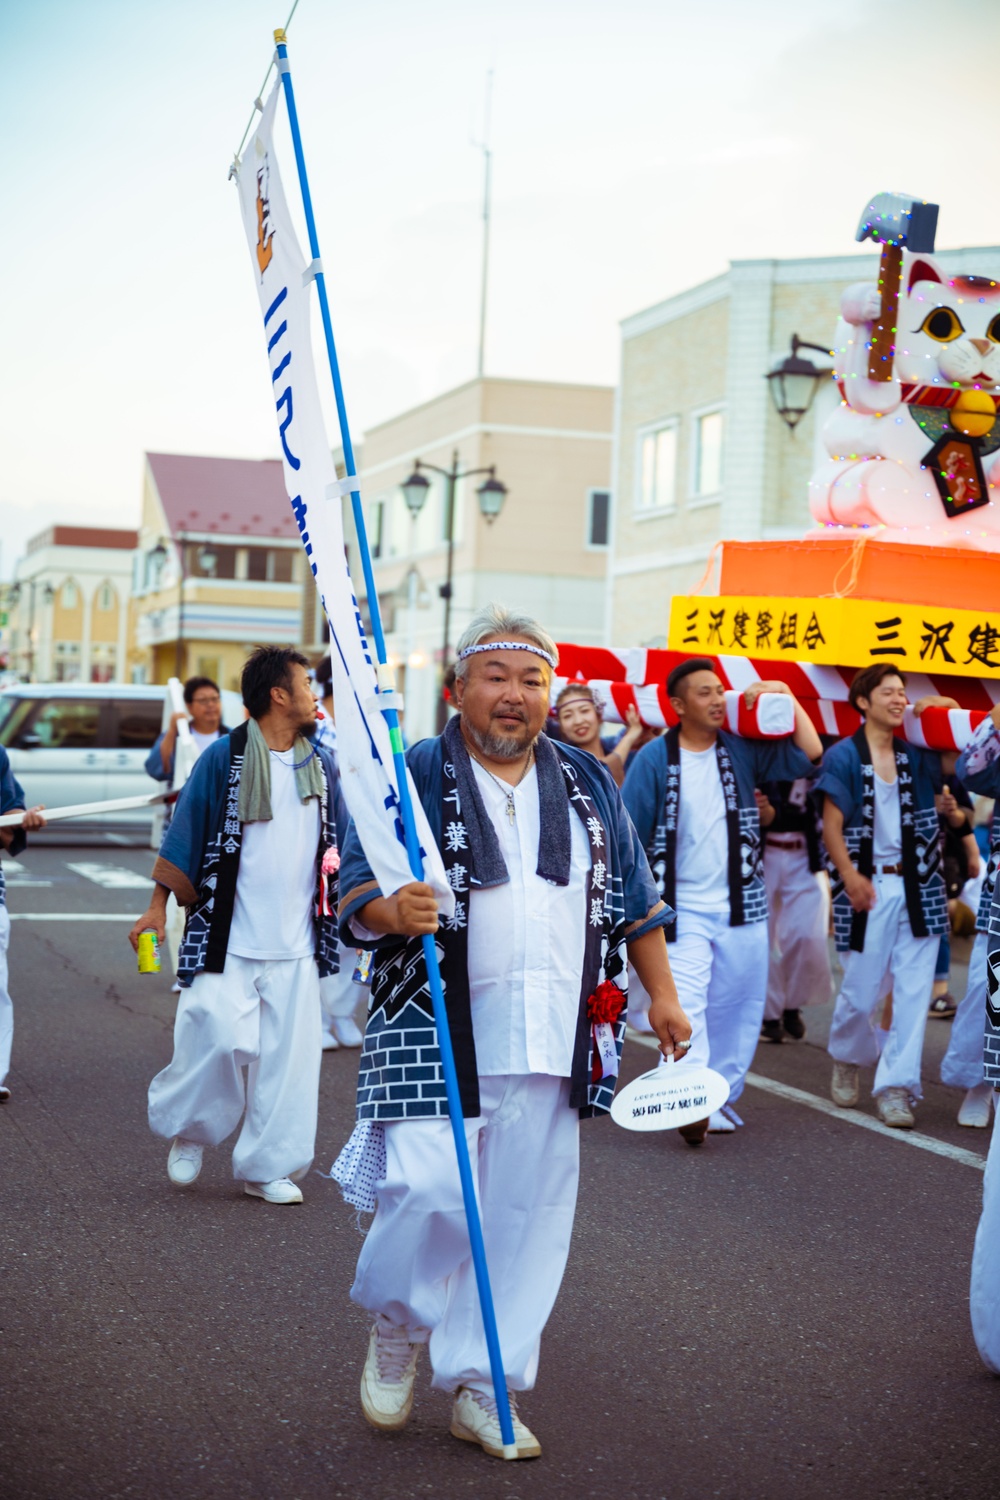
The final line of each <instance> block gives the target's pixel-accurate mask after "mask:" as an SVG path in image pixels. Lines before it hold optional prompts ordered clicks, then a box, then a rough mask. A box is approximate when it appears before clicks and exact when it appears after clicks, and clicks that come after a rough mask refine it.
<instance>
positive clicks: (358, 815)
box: [238, 80, 455, 916]
mask: <svg viewBox="0 0 1000 1500" xmlns="http://www.w3.org/2000/svg"><path fill="white" fill-rule="evenodd" d="M280 89H281V83H280V80H279V82H278V83H276V84H275V86H274V88H273V90H272V92H271V96H270V98H269V99H268V101H267V104H266V105H265V106H264V111H263V114H262V116H261V119H260V122H259V124H258V126H257V129H256V131H255V132H254V134H253V135H252V136H251V139H250V143H249V145H248V146H247V149H246V151H245V152H244V154H243V157H242V158H241V160H240V164H239V173H238V185H239V194H240V208H241V211H242V214H243V225H244V228H245V229H246V234H247V242H248V244H249V247H250V259H251V262H252V264H253V271H254V280H255V282H256V283H257V294H258V296H259V297H260V308H261V314H262V316H263V320H264V339H265V342H266V345H267V355H268V360H269V362H270V366H271V385H272V388H273V390H274V400H275V410H276V412H277V416H278V434H279V437H280V440H281V453H282V462H283V465H284V475H285V487H286V489H287V491H288V498H289V500H290V502H291V506H292V510H293V512H294V514H295V519H296V521H297V522H298V527H299V535H300V536H301V538H302V543H303V546H304V547H305V549H306V556H307V557H308V558H309V563H310V566H311V567H312V571H313V575H314V577H315V579H316V586H317V588H318V589H319V592H320V597H321V599H322V601H323V608H324V610H325V612H326V617H327V620H328V621H329V624H330V658H331V661H332V664H333V701H334V707H335V711H336V715H337V757H338V760H339V762H340V774H341V779H342V783H343V788H344V796H345V798H346V800H347V806H348V808H349V810H350V813H351V816H352V818H353V819H354V822H355V825H356V827H357V831H358V835H359V837H360V839H361V843H362V846H363V848H364V851H365V854H366V855H367V857H368V862H369V864H370V865H371V867H372V870H373V872H374V875H375V878H376V880H377V881H378V883H379V885H380V887H381V888H382V890H383V892H384V893H385V894H386V895H389V894H391V893H392V892H393V891H397V890H399V888H400V886H402V885H406V884H408V883H409V882H410V881H412V880H413V875H412V873H411V871H410V866H409V862H408V860H407V857H406V848H405V845H404V843H403V824H402V818H401V815H400V810H399V792H398V786H397V782H396V774H395V768H394V766H393V760H392V748H391V745H390V742H389V730H388V726H387V725H386V722H385V718H384V717H383V715H382V713H381V711H380V710H379V708H378V707H377V700H376V683H377V678H376V663H375V659H374V657H373V655H372V653H371V651H370V650H369V646H368V640H367V637H366V635H365V629H364V626H363V624H362V622H361V612H360V610H359V609H358V603H357V600H356V598H355V596H354V587H353V585H352V583H351V575H350V573H349V572H348V568H347V562H346V558H345V553H344V532H343V525H342V522H341V500H340V494H339V491H338V490H337V489H336V485H337V475H336V471H335V469H334V464H333V456H332V454H331V451H330V446H329V443H328V442H327V436H326V431H325V427H324V423H323V413H322V409H321V407H320V400H319V390H318V387H317V384H316V369H315V366H314V364H313V356H312V340H311V338H310V329H309V296H310V292H309V285H310V283H311V280H312V278H311V277H310V278H308V279H307V280H304V273H305V271H306V261H305V258H304V256H303V254H302V251H301V249H300V248H299V243H298V240H297V238H296V236H295V231H294V229H293V227H292V220H291V217H290V215H289V212H288V204H287V202H286V200H285V194H284V191H283V189H282V185H281V176H280V173H279V171H278V163H277V160H276V158H275V153H274V144H273V128H274V114H275V109H276V107H277V101H278V94H279V92H280ZM407 777H408V779H409V782H410V792H411V796H412V799H413V809H414V814H415V817H416V823H417V833H418V835H419V837H420V845H421V849H422V851H423V856H424V872H425V875H424V878H425V879H426V880H427V881H428V882H429V883H430V884H431V885H432V886H433V887H434V891H435V894H436V895H437V898H438V902H439V904H440V906H441V909H442V912H443V914H444V915H445V916H451V915H453V913H454V907H455V896H454V892H453V891H452V889H451V887H450V886H449V885H448V881H447V878H446V876H445V872H444V862H443V861H442V859H441V854H440V851H439V850H438V847H437V844H436V843H435V841H434V838H433V837H432V835H431V831H430V828H429V826H428V823H427V818H426V815H425V813H424V810H423V808H422V807H421V805H420V801H419V799H418V797H417V795H416V792H415V791H414V789H413V782H412V778H410V777H409V773H407Z"/></svg>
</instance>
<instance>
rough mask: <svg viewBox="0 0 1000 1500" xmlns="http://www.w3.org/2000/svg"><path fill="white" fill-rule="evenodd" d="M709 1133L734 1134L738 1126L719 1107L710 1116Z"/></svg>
mask: <svg viewBox="0 0 1000 1500" xmlns="http://www.w3.org/2000/svg"><path fill="white" fill-rule="evenodd" d="M708 1133H709V1135H734V1134H735V1133H736V1126H735V1125H734V1124H733V1122H732V1120H730V1119H729V1117H728V1116H727V1115H724V1114H723V1113H722V1110H721V1109H717V1110H716V1111H715V1113H714V1115H709V1117H708Z"/></svg>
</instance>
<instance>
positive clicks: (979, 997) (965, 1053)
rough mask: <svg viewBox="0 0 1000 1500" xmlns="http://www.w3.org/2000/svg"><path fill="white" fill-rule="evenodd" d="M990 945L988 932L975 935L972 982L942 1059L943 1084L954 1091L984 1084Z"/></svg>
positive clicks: (971, 971) (952, 1025)
mask: <svg viewBox="0 0 1000 1500" xmlns="http://www.w3.org/2000/svg"><path fill="white" fill-rule="evenodd" d="M988 941H989V939H988V937H987V935H986V933H985V932H977V933H976V941H975V942H974V943H973V945H972V957H971V958H970V959H969V980H968V983H967V984H966V986H965V994H964V995H963V996H962V998H961V1000H960V1001H959V1005H958V1010H957V1011H956V1012H955V1017H954V1020H953V1021H952V1023H951V1036H950V1038H949V1040H948V1050H947V1052H946V1053H945V1055H944V1057H943V1058H942V1059H941V1082H942V1083H947V1084H948V1085H949V1086H950V1087H951V1088H953V1089H974V1088H975V1087H976V1085H977V1084H980V1083H982V1081H983V1040H984V1033H985V1031H986V945H987V943H988Z"/></svg>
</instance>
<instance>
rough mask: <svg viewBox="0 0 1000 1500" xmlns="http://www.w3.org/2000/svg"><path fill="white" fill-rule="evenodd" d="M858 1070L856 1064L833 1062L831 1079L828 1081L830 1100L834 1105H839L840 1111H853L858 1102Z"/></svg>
mask: <svg viewBox="0 0 1000 1500" xmlns="http://www.w3.org/2000/svg"><path fill="white" fill-rule="evenodd" d="M859 1072H860V1069H859V1067H858V1065H857V1063H845V1062H835V1063H834V1065H833V1077H832V1078H831V1080H830V1098H831V1099H832V1100H833V1102H834V1104H839V1105H840V1107H841V1109H853V1108H854V1106H855V1105H856V1104H857V1102H858V1096H859V1094H860V1090H859V1088H858V1074H859Z"/></svg>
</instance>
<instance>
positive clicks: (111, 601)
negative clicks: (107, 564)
mask: <svg viewBox="0 0 1000 1500" xmlns="http://www.w3.org/2000/svg"><path fill="white" fill-rule="evenodd" d="M97 607H98V609H103V610H109V609H114V607H115V591H114V588H113V586H112V585H111V584H110V583H108V582H107V580H106V579H105V581H104V583H102V584H101V586H100V588H99V589H98V590H97Z"/></svg>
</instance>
